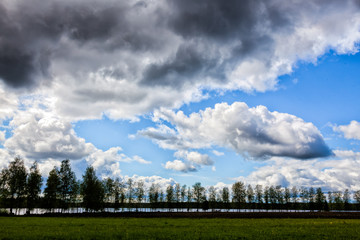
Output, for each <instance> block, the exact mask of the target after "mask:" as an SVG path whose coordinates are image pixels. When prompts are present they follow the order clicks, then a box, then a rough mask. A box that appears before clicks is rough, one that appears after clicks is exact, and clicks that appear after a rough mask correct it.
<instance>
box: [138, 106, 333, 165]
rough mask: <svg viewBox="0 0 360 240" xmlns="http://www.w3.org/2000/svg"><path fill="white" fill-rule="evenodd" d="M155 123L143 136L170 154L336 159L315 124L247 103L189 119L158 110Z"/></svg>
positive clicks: (201, 113)
mask: <svg viewBox="0 0 360 240" xmlns="http://www.w3.org/2000/svg"><path fill="white" fill-rule="evenodd" d="M153 120H154V121H156V122H159V126H158V127H157V128H148V129H144V130H141V131H139V132H138V134H140V135H142V136H145V137H148V138H150V139H153V140H154V142H156V143H157V144H159V146H161V147H163V148H167V149H175V150H178V149H180V150H181V149H183V150H187V149H196V148H210V147H211V146H221V147H228V148H231V149H233V150H235V151H236V152H238V153H240V154H243V155H244V156H247V157H251V158H264V157H265V158H266V157H271V156H284V157H293V158H299V159H308V158H314V157H326V156H329V155H331V151H330V149H329V148H328V146H327V145H326V144H325V142H324V139H323V137H322V135H321V133H320V131H319V130H318V129H317V128H316V127H315V126H314V125H313V124H312V123H308V122H305V121H304V120H302V119H300V118H298V117H296V116H294V115H290V114H286V113H279V112H270V111H269V110H268V109H267V108H266V107H264V106H257V107H254V108H249V107H248V106H247V105H246V104H245V103H243V102H235V103H233V104H232V105H228V104H227V103H221V104H216V105H215V107H214V108H207V109H205V110H203V111H199V112H198V113H195V112H194V113H192V114H190V115H189V116H186V115H185V114H184V113H183V112H182V111H178V112H174V111H172V110H165V109H164V110H161V111H156V112H155V113H154V117H153ZM161 121H167V122H169V123H170V124H171V125H172V126H173V127H172V128H171V127H169V126H166V125H165V124H162V123H161Z"/></svg>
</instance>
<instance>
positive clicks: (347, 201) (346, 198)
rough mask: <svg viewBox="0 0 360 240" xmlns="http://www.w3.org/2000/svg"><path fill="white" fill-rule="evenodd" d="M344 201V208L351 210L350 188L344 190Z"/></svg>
mask: <svg viewBox="0 0 360 240" xmlns="http://www.w3.org/2000/svg"><path fill="white" fill-rule="evenodd" d="M343 202H344V209H345V210H349V207H350V193H349V189H345V191H344V195H343Z"/></svg>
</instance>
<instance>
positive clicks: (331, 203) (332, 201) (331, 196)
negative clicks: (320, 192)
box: [327, 191, 334, 209]
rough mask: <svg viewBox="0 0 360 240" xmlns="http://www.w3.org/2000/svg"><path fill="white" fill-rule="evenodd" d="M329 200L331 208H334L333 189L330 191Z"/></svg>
mask: <svg viewBox="0 0 360 240" xmlns="http://www.w3.org/2000/svg"><path fill="white" fill-rule="evenodd" d="M327 197H328V202H329V208H330V209H333V203H334V195H333V193H332V192H331V191H329V192H328V196H327Z"/></svg>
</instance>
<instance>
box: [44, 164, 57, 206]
mask: <svg viewBox="0 0 360 240" xmlns="http://www.w3.org/2000/svg"><path fill="white" fill-rule="evenodd" d="M59 196H60V177H59V174H58V170H57V168H56V167H54V168H53V169H52V170H51V171H50V172H49V177H48V179H47V181H46V187H45V190H44V201H45V206H46V208H47V209H48V210H50V212H51V211H53V210H54V209H55V208H57V207H58V198H59Z"/></svg>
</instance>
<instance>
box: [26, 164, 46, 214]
mask: <svg viewBox="0 0 360 240" xmlns="http://www.w3.org/2000/svg"><path fill="white" fill-rule="evenodd" d="M42 181H43V180H42V177H41V174H40V171H39V168H38V164H37V162H36V161H35V162H34V163H33V165H32V166H31V167H30V174H29V177H28V179H27V184H26V191H27V209H28V213H30V211H31V210H33V209H34V207H35V204H36V203H37V202H38V200H39V195H40V193H41V186H42Z"/></svg>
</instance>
